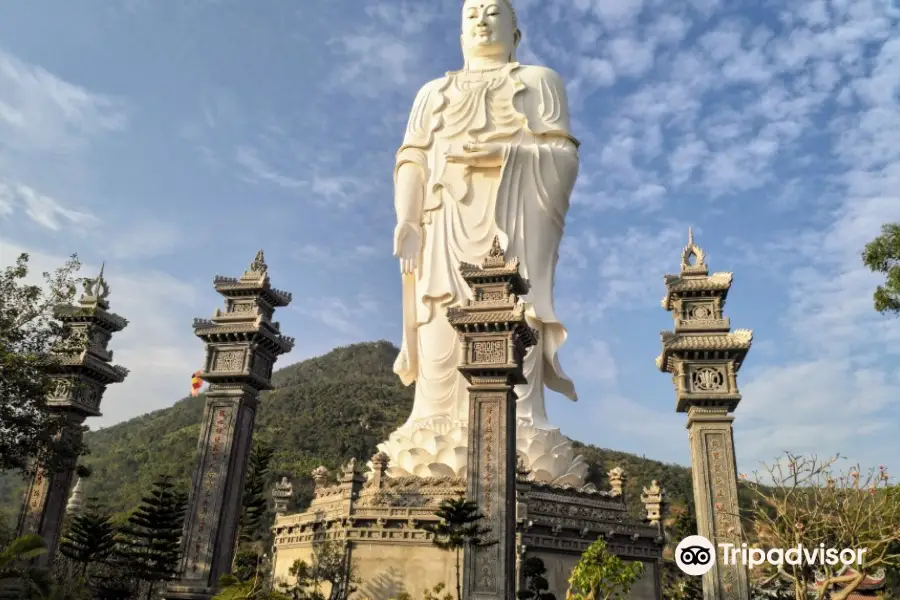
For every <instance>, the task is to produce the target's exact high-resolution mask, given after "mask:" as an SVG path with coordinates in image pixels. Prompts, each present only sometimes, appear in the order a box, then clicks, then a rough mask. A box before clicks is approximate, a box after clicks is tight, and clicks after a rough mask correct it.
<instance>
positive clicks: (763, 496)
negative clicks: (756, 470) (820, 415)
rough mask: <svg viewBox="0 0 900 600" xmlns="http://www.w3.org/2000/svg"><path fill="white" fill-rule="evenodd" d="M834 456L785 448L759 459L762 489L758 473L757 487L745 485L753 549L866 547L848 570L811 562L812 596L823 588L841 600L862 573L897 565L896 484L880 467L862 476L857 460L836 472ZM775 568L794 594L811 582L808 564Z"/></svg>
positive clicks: (801, 598)
mask: <svg viewBox="0 0 900 600" xmlns="http://www.w3.org/2000/svg"><path fill="white" fill-rule="evenodd" d="M838 459H839V456H836V457H834V458H831V459H828V460H825V461H821V460H819V459H818V458H817V457H815V456H812V457H804V456H800V455H796V454H793V453H790V452H787V453H785V456H784V458H783V459H782V460H780V461H776V462H774V463H773V464H772V465H766V467H765V468H766V471H767V476H766V477H765V479H766V480H768V481H771V482H772V483H771V484H770V486H768V487H763V486H762V484H761V477H760V476H759V475H758V474H757V475H756V483H757V485H755V486H751V489H753V490H754V492H755V493H756V495H757V500H756V501H755V502H754V507H753V516H754V528H755V530H756V537H757V539H758V542H759V545H760V546H761V547H763V548H785V549H787V548H794V547H796V546H797V545H798V544H799V545H802V546H803V547H804V548H808V549H816V548H818V547H819V545H820V544H824V547H825V548H836V549H842V548H849V549H854V550H856V549H866V552H865V553H864V554H863V560H862V562H860V563H858V564H855V565H853V570H854V571H855V575H854V576H848V575H840V573H839V571H838V569H840V568H842V567H843V565H842V564H838V565H834V566H831V565H828V564H825V565H816V566H817V567H818V568H821V569H823V573H822V574H823V575H824V576H825V581H824V585H823V586H822V588H821V589H820V590H819V593H818V597H819V599H821V598H824V597H825V595H826V594H830V598H831V599H832V600H845V599H846V598H847V597H848V596H849V595H851V594H852V593H853V592H854V591H855V590H856V588H857V587H858V586H859V584H860V583H861V581H862V580H863V578H864V577H865V576H866V575H872V574H875V573H876V572H877V571H879V570H880V569H882V568H884V569H888V570H891V569H897V568H898V567H900V551H898V550H900V547H898V542H900V528H898V527H897V524H898V523H900V487H898V486H896V485H893V486H892V485H889V479H890V478H889V477H888V473H887V470H886V469H885V468H884V467H879V468H878V469H870V470H869V472H868V475H864V474H863V472H862V470H861V469H860V468H859V465H857V466H854V467H851V468H850V469H849V470H848V471H847V472H846V473H837V474H836V473H835V472H834V470H833V465H834V464H835V463H836V462H837V460H838ZM782 571H783V573H784V574H785V575H786V576H787V577H788V578H789V579H790V580H791V581H792V582H793V587H794V597H795V598H796V599H797V600H806V598H807V597H808V594H809V591H810V590H811V589H813V587H812V586H813V584H814V582H815V573H814V572H813V568H812V567H811V566H808V565H806V564H800V565H792V564H785V565H782Z"/></svg>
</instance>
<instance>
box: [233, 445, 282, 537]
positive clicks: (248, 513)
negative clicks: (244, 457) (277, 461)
mask: <svg viewBox="0 0 900 600" xmlns="http://www.w3.org/2000/svg"><path fill="white" fill-rule="evenodd" d="M273 454H274V450H272V448H270V447H269V446H266V445H264V444H262V443H258V444H256V445H255V446H254V447H253V452H252V453H251V454H250V464H249V465H248V467H247V477H246V478H245V480H244V497H243V506H242V508H241V520H240V535H239V537H238V540H239V541H240V542H252V541H254V540H256V539H257V536H258V534H259V526H260V523H261V522H262V519H263V517H264V516H265V514H266V508H267V507H268V504H267V499H266V481H267V478H268V475H269V463H270V462H271V461H272V456H273Z"/></svg>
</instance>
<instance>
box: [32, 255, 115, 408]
mask: <svg viewBox="0 0 900 600" xmlns="http://www.w3.org/2000/svg"><path fill="white" fill-rule="evenodd" d="M104 269H105V264H104V265H103V266H101V267H100V273H99V275H98V276H97V277H93V278H90V277H88V278H85V279H84V280H82V285H83V286H84V293H83V294H82V295H81V297H80V298H79V299H78V301H77V302H75V303H65V304H59V305H57V306H56V307H55V308H54V316H55V317H56V318H57V319H58V320H59V321H60V322H62V323H63V324H64V325H65V328H66V332H65V335H64V336H63V337H62V339H60V340H59V342H57V343H56V344H55V345H54V346H53V349H52V355H53V360H52V362H51V375H52V377H53V378H54V379H56V384H55V387H54V389H53V391H52V392H51V393H50V394H49V395H48V397H47V405H48V406H49V407H50V408H51V409H53V410H55V411H67V412H73V413H78V414H81V415H83V416H86V417H93V416H100V414H101V413H100V401H101V399H102V396H103V393H104V391H105V388H106V386H107V385H109V384H111V383H121V382H122V381H124V380H125V378H126V377H127V376H128V373H129V371H128V369H126V368H125V367H122V366H119V365H115V364H112V360H113V352H112V350H110V349H109V347H108V346H109V342H110V340H111V339H112V335H113V334H114V333H116V332H118V331H121V330H122V329H124V328H125V327H126V326H127V325H128V320H127V319H125V318H123V317H120V316H119V315H117V314H115V313H112V312H109V310H108V309H109V302H108V301H107V297H108V296H109V285H108V284H107V283H106V279H105V278H104V276H103V272H104Z"/></svg>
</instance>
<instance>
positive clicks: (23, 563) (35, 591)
mask: <svg viewBox="0 0 900 600" xmlns="http://www.w3.org/2000/svg"><path fill="white" fill-rule="evenodd" d="M46 552H47V546H46V545H45V544H44V540H43V538H41V537H40V536H39V535H26V536H23V537H20V538H16V539H14V540H12V542H11V543H10V544H9V545H8V546H6V547H5V548H4V549H3V550H2V551H0V598H30V597H33V596H36V595H38V596H40V595H45V594H47V593H49V592H50V590H51V589H52V581H51V579H50V574H49V572H48V571H47V570H46V569H44V568H40V567H36V566H34V565H32V564H30V562H29V561H30V560H31V559H33V558H36V557H38V556H40V555H41V554H45V553H46Z"/></svg>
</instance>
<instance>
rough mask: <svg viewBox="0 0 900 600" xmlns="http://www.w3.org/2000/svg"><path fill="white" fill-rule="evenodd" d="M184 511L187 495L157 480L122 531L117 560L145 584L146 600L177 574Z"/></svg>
mask: <svg viewBox="0 0 900 600" xmlns="http://www.w3.org/2000/svg"><path fill="white" fill-rule="evenodd" d="M186 509H187V494H186V493H184V492H182V491H180V490H177V489H176V488H175V486H174V484H173V483H172V482H171V481H170V478H169V477H168V476H161V477H159V478H158V479H157V480H156V481H155V482H154V484H153V490H152V491H151V493H150V494H149V495H147V496H145V497H144V499H143V501H142V503H141V505H140V506H139V507H138V508H137V509H136V510H135V511H134V512H133V513H132V514H131V516H129V517H128V522H127V523H126V524H125V526H124V527H123V528H122V531H121V534H122V535H121V536H120V538H119V548H118V553H119V558H120V560H121V562H122V565H123V566H125V567H126V568H127V569H128V571H129V572H130V573H131V574H132V575H133V576H134V578H135V579H137V580H139V581H142V582H145V583H146V585H147V598H148V599H149V598H151V597H152V595H153V590H154V587H155V586H156V585H157V584H159V583H161V582H165V581H169V580H171V579H172V578H174V577H175V575H176V574H177V568H178V559H179V552H180V548H179V540H180V538H181V533H182V528H183V526H184V515H185V512H186Z"/></svg>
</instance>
